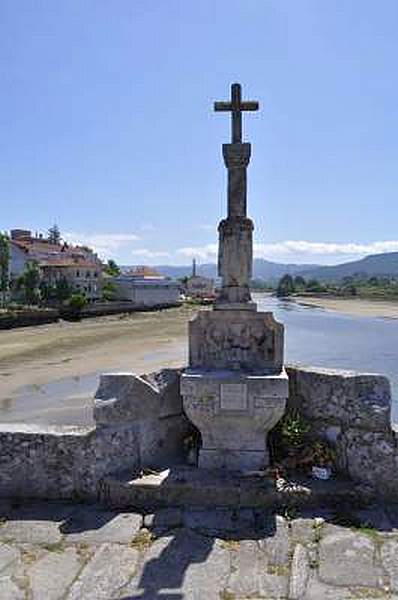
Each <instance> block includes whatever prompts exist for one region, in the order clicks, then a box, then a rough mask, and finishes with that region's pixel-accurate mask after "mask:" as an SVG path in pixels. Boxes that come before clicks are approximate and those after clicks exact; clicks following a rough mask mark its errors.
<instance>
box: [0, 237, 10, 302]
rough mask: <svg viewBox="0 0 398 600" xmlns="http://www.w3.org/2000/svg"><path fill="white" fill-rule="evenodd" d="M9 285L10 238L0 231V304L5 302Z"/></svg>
mask: <svg viewBox="0 0 398 600" xmlns="http://www.w3.org/2000/svg"><path fill="white" fill-rule="evenodd" d="M9 287H10V240H9V238H8V235H7V234H6V233H1V232H0V294H1V305H2V306H5V304H6V302H7V295H8V290H9Z"/></svg>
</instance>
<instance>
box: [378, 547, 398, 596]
mask: <svg viewBox="0 0 398 600" xmlns="http://www.w3.org/2000/svg"><path fill="white" fill-rule="evenodd" d="M381 560H382V563H383V567H384V569H385V570H386V571H387V573H388V575H389V578H390V587H391V589H392V590H393V591H394V592H398V540H396V539H394V540H389V541H387V542H385V543H384V544H383V546H382V547H381Z"/></svg>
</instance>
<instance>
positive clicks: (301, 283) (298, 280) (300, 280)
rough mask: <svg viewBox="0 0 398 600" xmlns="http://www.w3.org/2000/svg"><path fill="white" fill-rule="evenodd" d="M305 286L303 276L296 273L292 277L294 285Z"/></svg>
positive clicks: (297, 286) (296, 286)
mask: <svg viewBox="0 0 398 600" xmlns="http://www.w3.org/2000/svg"><path fill="white" fill-rule="evenodd" d="M305 286H306V281H305V279H304V277H301V275H296V277H295V278H294V287H295V288H302V289H304V288H305Z"/></svg>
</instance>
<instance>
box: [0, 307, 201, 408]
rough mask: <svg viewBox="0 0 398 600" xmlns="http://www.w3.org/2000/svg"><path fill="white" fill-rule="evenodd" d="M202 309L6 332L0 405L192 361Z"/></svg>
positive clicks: (0, 353)
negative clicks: (22, 395)
mask: <svg viewBox="0 0 398 600" xmlns="http://www.w3.org/2000/svg"><path fill="white" fill-rule="evenodd" d="M195 313H196V309H195V310H193V309H192V308H187V307H181V308H170V309H167V310H162V311H158V312H149V313H143V312H141V313H132V314H131V315H123V316H122V315H117V316H116V315H115V316H108V317H95V318H92V319H87V320H84V321H80V322H66V321H61V322H59V323H51V324H49V325H39V326H33V327H26V328H25V327H23V328H16V329H9V330H2V331H0V342H1V343H0V401H1V400H3V401H4V400H7V399H9V398H10V397H12V396H13V395H14V394H15V392H17V390H19V389H21V388H23V387H25V386H27V385H29V386H31V385H32V386H40V385H46V384H48V383H51V382H55V381H60V380H62V379H65V378H71V377H84V376H86V375H90V374H93V373H96V372H112V371H115V370H116V371H127V372H135V373H137V374H142V373H145V372H146V373H148V372H151V371H154V370H157V369H159V368H161V367H175V366H180V365H181V364H184V363H185V362H186V358H187V333H188V321H189V320H190V319H191V318H192V317H193V316H194V314H195Z"/></svg>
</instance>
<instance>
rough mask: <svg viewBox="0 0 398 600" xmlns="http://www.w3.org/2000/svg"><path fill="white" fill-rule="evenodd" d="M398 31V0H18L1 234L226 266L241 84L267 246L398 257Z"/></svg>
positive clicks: (297, 253) (5, 28) (4, 10)
mask: <svg viewBox="0 0 398 600" xmlns="http://www.w3.org/2000/svg"><path fill="white" fill-rule="evenodd" d="M397 29H398V3H397V2H396V0H391V1H389V0H380V1H379V2H374V1H373V0H372V1H371V0H369V1H368V0H347V1H344V2H343V1H340V0H323V1H321V0H200V2H193V1H190V0H115V1H113V2H109V1H108V0H95V1H94V0H85V1H84V2H82V1H81V0H79V1H77V0H68V1H67V2H54V1H53V0H29V1H28V0H18V2H15V0H2V2H1V4H0V71H1V72H0V75H1V82H2V83H1V87H0V131H1V135H0V153H1V157H2V158H1V161H0V230H4V229H10V228H12V227H27V228H31V229H33V230H36V229H39V230H46V229H47V228H48V227H49V226H50V225H51V224H52V223H53V222H57V223H58V224H59V226H60V227H61V230H62V232H63V233H64V236H65V238H66V239H68V240H76V241H81V242H86V243H90V244H92V245H94V246H95V247H96V248H97V249H98V250H99V251H100V252H101V253H102V254H103V255H107V256H112V257H114V258H115V259H117V260H118V261H120V262H121V263H124V264H134V263H139V264H143V263H148V264H156V263H158V264H159V263H174V264H183V263H188V262H190V260H191V258H192V256H193V255H196V256H197V257H198V259H199V261H201V262H205V261H213V260H215V251H216V243H217V239H216V227H217V223H218V221H219V219H220V218H221V217H222V216H223V215H224V214H225V211H226V173H225V169H224V166H223V163H222V158H221V144H222V143H223V142H226V141H229V135H230V132H229V118H228V117H227V115H226V114H223V113H213V112H212V103H213V101H214V100H224V99H226V98H227V96H228V95H229V86H230V84H231V83H232V82H234V81H240V82H241V83H242V86H243V95H244V97H245V98H247V99H250V100H259V102H260V108H261V110H260V112H258V113H249V114H246V115H245V117H244V137H245V139H246V140H247V141H250V142H251V143H252V144H253V148H252V161H251V165H250V167H249V197H248V200H249V213H250V216H251V217H252V218H253V219H254V221H255V226H256V234H255V254H256V256H261V257H264V258H269V259H270V260H279V261H283V262H287V261H297V262H323V263H330V264H332V263H336V262H341V261H343V260H349V259H351V258H357V257H360V256H363V255H365V254H367V253H371V252H382V251H398V231H397V222H398V194H397V190H398V169H397V154H398V152H397V151H398V141H397V140H398V80H397V75H396V73H397V66H396V62H397V56H398V36H397V34H396V32H397Z"/></svg>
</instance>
